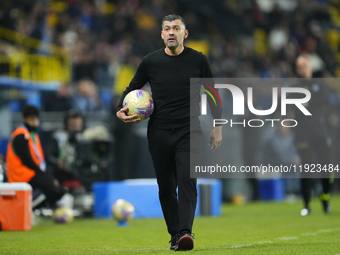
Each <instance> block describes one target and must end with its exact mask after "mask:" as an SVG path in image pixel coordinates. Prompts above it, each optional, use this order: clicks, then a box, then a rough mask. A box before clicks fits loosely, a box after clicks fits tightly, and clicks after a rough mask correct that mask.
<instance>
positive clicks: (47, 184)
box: [29, 173, 66, 208]
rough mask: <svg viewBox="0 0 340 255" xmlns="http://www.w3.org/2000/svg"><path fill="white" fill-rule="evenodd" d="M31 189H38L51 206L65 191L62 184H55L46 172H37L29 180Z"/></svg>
mask: <svg viewBox="0 0 340 255" xmlns="http://www.w3.org/2000/svg"><path fill="white" fill-rule="evenodd" d="M29 184H30V185H31V186H32V188H33V189H40V190H41V191H42V192H43V193H44V194H45V196H46V200H47V202H48V203H49V205H50V206H51V207H52V208H53V207H54V206H55V203H56V202H57V201H58V200H59V199H60V198H61V197H62V196H63V195H64V194H65V193H66V190H65V189H64V188H63V187H62V186H56V185H55V184H54V179H53V178H52V177H51V176H50V175H49V174H47V173H39V174H36V175H35V176H33V178H32V179H31V180H30V181H29Z"/></svg>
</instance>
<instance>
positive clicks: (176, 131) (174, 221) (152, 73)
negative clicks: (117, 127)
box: [117, 14, 222, 250]
mask: <svg viewBox="0 0 340 255" xmlns="http://www.w3.org/2000/svg"><path fill="white" fill-rule="evenodd" d="M187 36H188V30H187V29H186V28H185V22H184V20H183V18H182V17H180V16H179V15H174V14H173V15H168V16H165V17H164V18H163V21H162V32H161V37H162V39H163V40H164V43H165V48H162V49H160V50H157V51H155V52H153V53H150V54H148V55H147V56H146V57H144V59H143V60H142V62H141V63H140V65H139V67H138V69H137V72H136V74H135V76H134V78H133V79H132V81H131V82H130V84H129V86H128V87H127V88H126V90H125V91H124V93H123V95H122V97H121V99H120V102H119V104H118V107H117V117H118V118H119V119H121V120H122V121H123V122H125V123H139V122H140V121H141V120H140V119H139V118H138V117H137V115H133V116H127V114H126V112H127V110H128V109H127V108H122V102H123V99H124V97H125V96H126V95H127V94H128V93H129V92H130V91H132V90H135V89H140V88H142V87H143V86H144V85H145V84H146V83H147V82H149V83H150V86H151V91H152V97H153V100H154V107H155V109H154V112H153V114H152V115H151V117H150V120H149V123H148V142H149V151H150V153H151V156H152V160H153V164H154V168H155V172H156V177H157V183H158V187H159V199H160V202H161V206H162V210H163V215H164V218H165V222H166V224H167V228H168V232H169V234H170V235H171V240H170V243H171V247H170V249H171V250H191V249H193V246H194V242H193V237H192V234H191V231H192V225H193V220H194V215H195V209H196V203H197V189H196V184H197V181H196V179H194V178H192V179H191V178H190V156H192V155H193V154H190V147H192V146H190V136H192V137H195V139H194V141H195V143H197V148H195V152H194V156H195V157H197V158H199V155H200V151H201V148H200V147H201V146H200V145H201V144H202V132H201V128H200V126H199V119H198V112H197V116H190V78H195V77H204V78H210V77H212V72H211V68H210V65H209V62H208V59H207V57H205V56H204V55H203V54H202V53H200V52H197V51H195V50H193V49H190V48H187V47H184V46H183V41H184V39H185V38H187ZM209 104H210V109H211V112H212V115H213V117H214V118H215V119H219V118H221V107H220V105H218V106H215V105H213V103H211V101H209ZM197 105H198V102H197ZM197 108H198V107H197ZM190 131H191V132H190ZM221 141H222V127H221V126H218V127H215V128H214V129H213V131H212V133H211V137H210V144H209V145H211V144H212V143H213V142H214V145H213V146H212V148H211V150H212V151H214V150H215V149H216V148H217V147H218V146H219V145H220V143H221ZM177 187H178V199H177V192H176V188H177Z"/></svg>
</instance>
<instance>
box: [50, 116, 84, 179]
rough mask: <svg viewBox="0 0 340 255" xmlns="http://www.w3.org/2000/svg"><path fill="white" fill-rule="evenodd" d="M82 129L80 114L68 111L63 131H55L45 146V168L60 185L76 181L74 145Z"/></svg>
mask: <svg viewBox="0 0 340 255" xmlns="http://www.w3.org/2000/svg"><path fill="white" fill-rule="evenodd" d="M84 128H85V122H84V119H83V116H82V114H81V113H80V112H79V111H76V110H70V111H68V112H67V113H66V115H65V119H64V129H63V130H57V131H55V132H54V133H53V134H52V137H51V140H50V142H49V145H48V146H47V149H46V159H47V168H48V169H49V171H51V172H52V174H53V175H54V177H55V178H56V179H57V180H58V181H59V183H61V184H63V183H64V182H65V181H71V180H76V179H77V178H76V177H77V162H76V159H77V152H76V144H77V141H78V140H79V139H80V136H81V132H82V131H84Z"/></svg>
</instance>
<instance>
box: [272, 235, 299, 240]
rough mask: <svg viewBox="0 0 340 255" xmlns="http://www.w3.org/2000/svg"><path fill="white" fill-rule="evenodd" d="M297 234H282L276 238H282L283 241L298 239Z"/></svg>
mask: <svg viewBox="0 0 340 255" xmlns="http://www.w3.org/2000/svg"><path fill="white" fill-rule="evenodd" d="M298 238H299V237H298V236H283V237H279V238H277V240H283V241H287V240H293V239H298Z"/></svg>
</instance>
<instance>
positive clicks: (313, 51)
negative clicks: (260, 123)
mask: <svg viewBox="0 0 340 255" xmlns="http://www.w3.org/2000/svg"><path fill="white" fill-rule="evenodd" d="M170 13H177V14H180V15H181V16H182V17H184V19H185V20H186V23H187V28H188V29H189V38H188V39H187V40H186V45H187V46H189V47H192V48H194V49H196V50H198V51H201V52H203V53H204V54H206V55H207V56H208V57H209V60H210V63H211V66H212V68H213V73H214V75H215V76H216V77H235V78H240V77H242V78H245V77H249V78H252V77H261V78H285V77H296V73H295V71H294V62H295V59H296V57H297V56H298V55H299V54H302V53H305V54H308V55H309V57H310V59H311V61H312V65H313V68H314V70H315V71H320V72H321V73H322V76H323V77H340V1H338V0H251V1H248V0H224V1H223V0H211V1H204V0H195V1H194V0H174V1H165V0H59V1H53V0H1V1H0V139H1V140H0V149H1V151H0V153H1V154H3V155H4V154H5V152H6V143H7V139H8V137H9V135H10V133H11V132H12V131H13V129H14V128H15V127H16V125H18V123H19V122H20V109H21V107H22V106H23V105H24V104H26V103H31V104H34V105H36V106H38V107H39V108H40V109H41V110H42V125H41V130H40V134H41V138H42V142H43V145H44V146H45V147H46V146H47V141H48V139H49V137H50V135H51V132H53V131H54V130H55V129H57V128H62V127H63V116H64V113H65V111H67V110H69V109H71V108H77V109H78V110H80V111H81V112H82V113H83V114H84V115H85V117H86V121H87V126H88V127H91V126H96V125H98V124H100V125H102V126H104V127H106V128H107V130H109V132H110V133H111V134H112V137H113V141H112V146H109V147H108V150H109V151H108V152H107V154H105V157H107V159H108V162H109V163H108V166H107V167H106V168H105V174H102V175H98V176H95V178H93V176H92V177H90V178H91V180H97V181H107V180H123V179H131V178H152V177H154V173H153V168H152V164H151V160H150V156H149V153H148V151H147V142H146V137H145V132H146V125H147V123H146V122H145V123H141V124H139V125H137V126H133V127H132V126H125V125H121V123H119V122H117V121H116V117H115V104H116V103H117V98H119V96H120V95H121V93H122V92H123V90H124V89H125V87H126V86H127V85H128V83H129V81H130V80H131V78H132V76H133V74H134V72H135V70H136V67H137V66H138V64H139V62H140V61H141V59H142V57H143V56H145V55H146V54H147V53H149V52H152V51H154V50H156V49H159V48H161V47H162V46H163V42H162V40H161V38H160V30H161V25H160V24H161V20H162V18H163V17H164V16H165V15H167V14H170ZM330 89H331V92H332V93H331V97H330V102H331V104H332V107H333V108H332V113H331V118H330V120H331V121H330V126H331V130H332V137H333V141H334V143H333V161H334V163H340V162H339V157H338V155H340V135H339V134H340V111H339V107H340V101H339V99H338V95H339V93H340V84H334V85H332V87H331V88H330ZM267 96H268V95H267ZM267 102H268V100H267V98H265V97H258V98H257V103H258V104H259V105H261V104H265V103H267ZM225 110H226V112H227V111H228V109H225ZM258 132H259V131H256V132H255V131H252V130H249V129H246V128H245V129H233V130H230V132H229V130H228V132H225V135H226V138H225V141H226V143H228V144H229V146H225V149H224V151H223V152H221V153H225V155H226V158H227V159H229V160H230V162H231V163H235V162H236V163H235V164H243V165H254V164H256V162H257V161H256V160H257V154H256V153H257V152H258V151H259V145H260V137H261V134H260V133H258ZM126 151H129V153H128V154H127V153H125V152H126ZM137 151H139V153H137ZM131 155H133V158H134V160H131ZM103 171H104V170H103ZM223 182H224V187H223V198H224V201H230V200H231V198H232V197H233V196H234V195H235V194H242V195H243V196H244V197H245V198H246V200H254V199H258V192H257V187H256V180H252V179H250V180H244V179H242V180H241V179H239V180H230V179H228V180H223ZM338 191H339V183H338V181H336V182H335V186H334V192H338Z"/></svg>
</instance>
